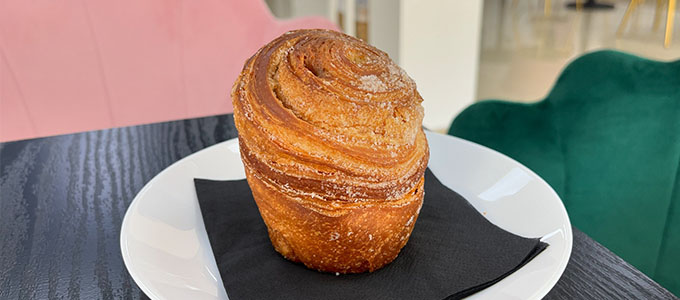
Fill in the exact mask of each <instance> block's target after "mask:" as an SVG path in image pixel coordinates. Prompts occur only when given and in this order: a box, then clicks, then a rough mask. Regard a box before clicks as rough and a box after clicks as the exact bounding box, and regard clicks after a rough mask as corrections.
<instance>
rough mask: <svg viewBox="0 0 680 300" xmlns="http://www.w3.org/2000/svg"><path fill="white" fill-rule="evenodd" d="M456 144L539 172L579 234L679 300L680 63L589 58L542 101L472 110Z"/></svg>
mask: <svg viewBox="0 0 680 300" xmlns="http://www.w3.org/2000/svg"><path fill="white" fill-rule="evenodd" d="M449 134H451V135H455V136H458V137H461V138H465V139H468V140H471V141H474V142H477V143H479V144H482V145H486V146H488V147H490V148H493V149H495V150H498V151H500V152H502V153H504V154H506V155H508V156H510V157H512V158H514V159H516V160H518V161H519V162H521V163H523V164H525V165H526V166H527V167H529V168H531V169H532V170H534V171H536V172H537V173H538V174H539V175H541V176H542V177H543V178H544V179H545V180H546V181H547V182H548V183H550V185H551V186H552V187H553V188H554V189H555V190H556V191H557V193H558V194H559V195H560V196H561V198H562V200H563V201H564V204H565V206H566V208H567V211H568V212H569V216H570V219H571V221H572V224H574V226H576V227H578V228H579V229H581V230H582V231H584V232H586V233H587V234H588V235H590V236H591V237H593V238H594V239H595V240H597V241H599V242H600V243H602V244H603V245H604V246H606V247H607V248H609V249H611V250H612V251H613V252H614V253H616V254H618V255H619V256H621V257H622V258H623V259H625V260H627V261H628V262H630V263H631V264H632V265H634V266H635V267H637V268H638V269H640V270H641V271H643V272H644V273H645V274H647V275H648V276H650V277H651V278H653V279H654V280H656V281H657V282H659V283H660V284H662V285H664V286H665V287H666V288H668V289H669V290H671V291H672V292H674V293H675V294H676V295H680V174H679V172H680V60H678V61H675V62H657V61H651V60H647V59H643V58H640V57H636V56H632V55H628V54H624V53H620V52H615V51H599V52H594V53H590V54H586V55H584V56H582V57H580V58H578V59H576V60H575V61H573V62H572V63H571V64H569V66H567V68H566V69H565V70H564V71H563V73H562V74H561V76H560V77H559V79H558V80H557V83H556V84H555V86H554V87H553V89H552V91H551V92H550V94H549V95H548V96H547V98H546V99H544V100H543V101H541V102H537V103H532V104H521V103H510V102H504V101H497V100H490V101H482V102H479V103H476V104H473V105H471V106H470V107H468V108H467V109H466V110H465V111H463V112H462V113H461V114H460V115H459V116H457V117H456V119H455V120H454V122H453V124H452V125H451V128H450V129H449Z"/></svg>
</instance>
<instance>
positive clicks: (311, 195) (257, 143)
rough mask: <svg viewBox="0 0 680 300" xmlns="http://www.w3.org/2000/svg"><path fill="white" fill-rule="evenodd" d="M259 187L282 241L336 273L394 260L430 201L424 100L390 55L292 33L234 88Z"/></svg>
mask: <svg viewBox="0 0 680 300" xmlns="http://www.w3.org/2000/svg"><path fill="white" fill-rule="evenodd" d="M232 99H233V102H234V118H235V122H236V127H237V129H238V131H239V145H240V151H241V157H242V160H243V163H244V166H245V169H246V175H247V179H248V183H249V184H250V186H251V189H252V190H253V196H254V198H255V200H256V202H257V205H258V208H259V210H260V213H261V214H262V217H263V220H264V221H265V223H266V225H267V227H268V229H269V235H270V238H271V239H272V243H273V244H274V247H275V248H276V250H277V251H279V252H280V253H281V254H283V255H284V256H285V257H286V258H288V259H291V260H294V261H300V262H303V263H304V264H305V265H307V266H308V267H311V268H314V269H318V270H321V271H329V272H343V273H346V272H363V271H372V270H375V269H377V268H380V267H382V266H383V265H384V264H386V263H388V262H389V261H391V260H393V259H394V258H395V257H396V255H397V254H398V252H399V250H400V249H401V247H403V245H404V244H405V243H406V241H407V240H408V236H409V235H410V232H411V230H412V228H413V225H414V224H415V219H416V218H417V213H418V211H419V208H420V206H421V205H422V199H423V191H422V186H423V174H424V172H425V168H426V166H427V161H428V157H429V152H428V146H427V141H426V139H425V135H424V133H423V131H422V128H421V124H422V119H423V107H422V106H421V102H422V98H421V97H420V95H419V94H418V92H417V91H416V86H415V83H414V82H413V80H412V79H411V78H409V77H408V76H407V75H406V73H405V72H404V71H403V70H402V69H400V68H399V67H398V66H397V65H395V64H394V63H393V62H392V61H391V60H390V58H389V57H388V56H387V54H385V53H384V52H382V51H380V50H378V49H376V48H374V47H372V46H370V45H367V44H365V43H363V42H362V41H360V40H358V39H355V38H352V37H349V36H346V35H343V34H340V33H337V32H334V31H327V30H298V31H291V32H288V33H286V34H284V35H282V36H281V37H279V38H277V39H275V40H273V41H272V42H270V43H269V44H267V45H265V46H264V47H263V48H261V49H260V50H259V51H258V52H257V53H256V54H255V55H254V56H253V57H251V58H250V59H249V60H248V61H247V62H246V63H245V66H244V69H243V71H242V73H241V75H240V76H239V78H238V79H237V81H236V83H235V84H234V88H233V91H232Z"/></svg>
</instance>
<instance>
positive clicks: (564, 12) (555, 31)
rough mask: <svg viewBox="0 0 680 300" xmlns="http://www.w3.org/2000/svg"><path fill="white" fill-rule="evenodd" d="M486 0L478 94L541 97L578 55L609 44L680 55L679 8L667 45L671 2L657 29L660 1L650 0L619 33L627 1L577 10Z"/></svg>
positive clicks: (533, 0) (525, 0)
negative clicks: (609, 7)
mask: <svg viewBox="0 0 680 300" xmlns="http://www.w3.org/2000/svg"><path fill="white" fill-rule="evenodd" d="M551 2H552V5H551V6H552V10H551V13H550V15H549V16H547V15H546V14H545V11H544V3H545V1H537V0H514V1H510V0H485V4H484V12H483V14H484V15H483V18H482V37H481V55H480V63H479V74H478V76H479V78H478V86H477V99H503V100H513V101H522V102H533V101H537V100H540V99H542V98H544V97H545V95H546V94H547V93H548V92H549V90H550V89H551V87H552V85H553V83H554V82H555V80H556V79H557V77H558V75H559V74H560V72H561V70H562V69H563V68H564V66H565V65H566V64H567V63H568V62H569V61H571V60H572V59H573V58H575V57H577V56H579V55H581V54H582V53H585V52H590V51H593V50H596V49H602V48H610V49H617V50H620V51H625V52H629V53H633V54H636V55H640V56H644V57H647V58H653V59H658V60H666V61H667V60H677V59H680V11H677V10H676V15H675V26H674V30H673V31H674V38H673V40H672V43H671V47H670V48H668V49H665V48H663V39H664V29H665V22H666V9H667V3H666V1H663V4H664V6H663V7H662V9H661V13H660V16H659V19H660V20H659V21H660V22H659V26H658V29H657V30H656V31H655V30H654V29H653V25H654V17H655V10H656V4H657V1H654V0H647V1H645V2H644V3H643V5H642V6H641V7H639V8H638V9H637V10H636V12H635V13H634V14H633V15H632V16H631V18H630V20H629V22H628V28H627V29H626V30H625V31H624V32H623V34H622V36H621V37H620V38H617V37H616V31H617V28H618V26H619V24H620V22H621V19H622V17H623V15H624V12H625V11H626V7H627V5H628V1H612V0H600V2H608V3H613V4H614V5H615V8H614V9H613V10H601V11H592V12H589V11H583V12H576V11H574V10H569V9H567V8H566V7H565V4H566V3H567V2H568V1H551Z"/></svg>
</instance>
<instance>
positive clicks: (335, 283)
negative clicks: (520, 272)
mask: <svg viewBox="0 0 680 300" xmlns="http://www.w3.org/2000/svg"><path fill="white" fill-rule="evenodd" d="M195 185H196V192H197V194H198V201H199V204H200V207H201V212H202V213H203V221H204V223H205V228H206V230H207V232H208V238H209V239H210V245H211V247H212V250H213V253H214V255H215V259H216V261H217V266H218V269H219V270H220V274H221V276H222V281H223V282H224V287H225V288H226V290H227V294H228V295H229V299H235V300H240V299H460V298H463V297H465V296H469V295H471V294H473V293H476V292H477V291H480V290H482V289H484V288H486V287H488V286H490V285H492V284H494V283H496V282H498V281H500V280H501V279H503V278H504V277H506V276H508V275H509V274H511V273H512V272H514V271H515V270H517V269H519V268H520V267H522V266H523V265H524V264H526V263H527V262H529V261H530V260H531V259H532V258H534V257H535V256H536V255H538V254H539V253H540V252H541V251H543V250H544V249H545V248H546V247H547V246H548V245H547V244H545V243H542V242H540V241H539V239H529V238H524V237H520V236H517V235H514V234H511V233H509V232H507V231H505V230H503V229H501V228H499V227H497V226H495V225H493V224H491V223H490V222H489V221H487V220H486V218H484V217H483V216H482V215H480V214H479V213H478V212H477V210H475V208H474V207H472V205H470V203H468V202H467V200H465V199H464V198H463V197H461V196H460V195H458V194H457V193H456V192H454V191H452V190H450V189H448V188H447V187H445V186H444V185H443V184H441V183H440V182H439V180H438V179H437V178H436V177H435V176H434V175H433V174H432V172H431V171H430V170H429V169H428V170H427V172H426V173H425V201H424V203H423V208H422V209H421V212H420V216H419V217H418V220H417V222H416V225H415V228H414V229H413V233H412V234H411V238H410V240H409V242H408V243H407V244H406V246H405V247H404V248H403V249H402V250H401V253H400V254H399V256H398V257H397V259H395V260H394V261H393V262H392V263H391V264H389V265H387V266H385V267H384V268H382V269H380V270H378V271H375V272H373V273H364V274H354V275H339V276H337V275H335V274H328V273H320V272H317V271H313V270H309V269H307V268H305V266H304V265H302V264H295V263H292V262H290V261H288V260H286V259H284V258H283V257H282V256H281V255H279V254H278V253H277V252H276V251H275V250H274V248H273V247H272V245H271V243H270V241H269V236H268V235H267V228H266V227H265V225H264V222H263V221H262V218H261V217H260V214H259V211H258V210H257V206H256V205H255V201H254V200H253V197H252V194H251V192H250V188H249V187H248V183H247V182H246V181H245V180H237V181H212V180H204V179H195Z"/></svg>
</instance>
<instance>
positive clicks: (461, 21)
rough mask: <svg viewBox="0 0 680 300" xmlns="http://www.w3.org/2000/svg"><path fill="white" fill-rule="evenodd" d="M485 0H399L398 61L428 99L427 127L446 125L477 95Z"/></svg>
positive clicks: (422, 94)
mask: <svg viewBox="0 0 680 300" xmlns="http://www.w3.org/2000/svg"><path fill="white" fill-rule="evenodd" d="M482 2H483V1H482V0H466V1H450V0H429V1H418V0H401V7H400V11H399V12H400V16H399V23H400V28H399V64H400V65H401V67H402V68H404V69H405V70H406V72H407V73H408V74H409V75H410V76H411V77H412V78H413V79H414V80H415V81H416V84H417V85H418V91H419V92H420V94H421V96H423V99H424V100H425V101H424V102H423V105H424V107H425V120H424V121H423V125H424V126H425V127H427V128H429V129H432V130H436V131H443V130H446V129H447V128H448V126H449V125H450V124H451V120H452V119H453V117H454V116H456V115H457V114H458V113H459V112H460V111H462V110H463V109H464V108H465V107H467V106H468V105H470V104H472V103H473V101H474V100H475V93H476V88H477V69H478V65H479V37H480V34H481V19H482V4H483V3H482Z"/></svg>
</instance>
